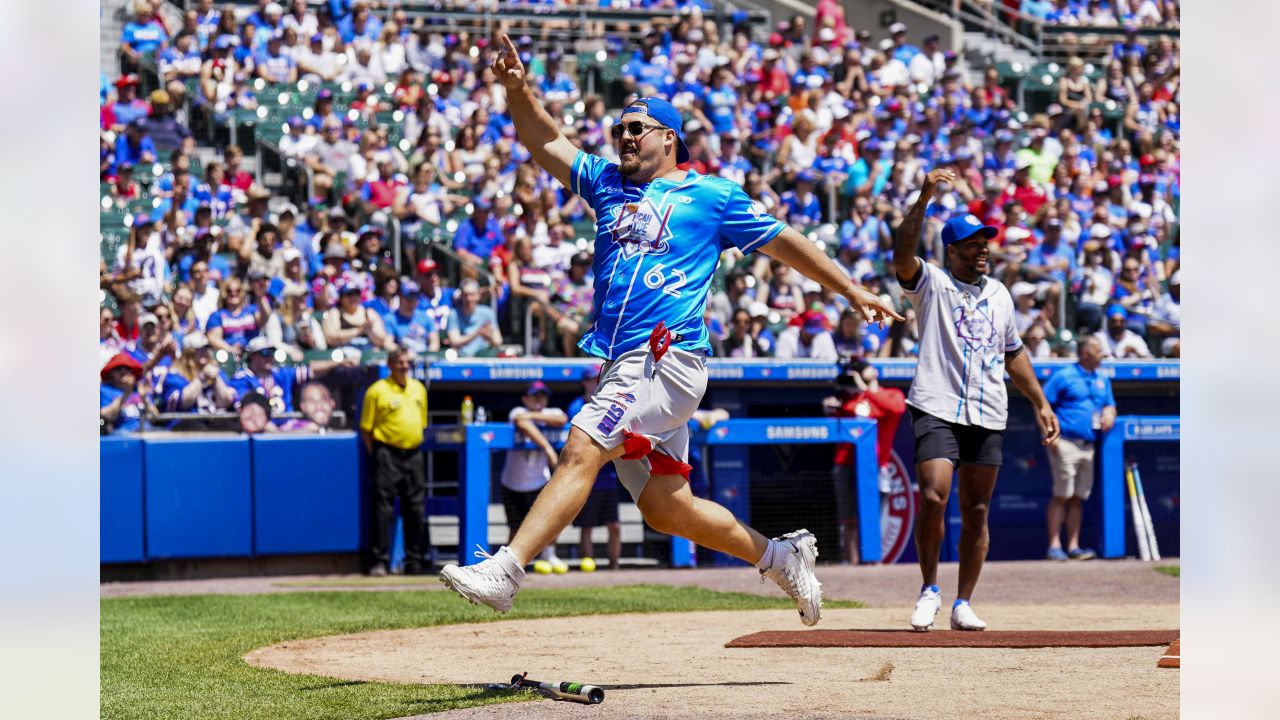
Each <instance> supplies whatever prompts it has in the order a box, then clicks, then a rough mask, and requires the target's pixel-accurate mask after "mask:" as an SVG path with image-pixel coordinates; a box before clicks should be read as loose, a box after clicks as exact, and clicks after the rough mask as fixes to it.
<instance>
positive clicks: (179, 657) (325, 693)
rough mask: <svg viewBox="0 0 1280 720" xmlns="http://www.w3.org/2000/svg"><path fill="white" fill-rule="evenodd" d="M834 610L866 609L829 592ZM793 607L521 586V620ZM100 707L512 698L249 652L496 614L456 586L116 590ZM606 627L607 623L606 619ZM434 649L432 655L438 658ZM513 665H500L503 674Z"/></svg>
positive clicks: (107, 618) (426, 707)
mask: <svg viewBox="0 0 1280 720" xmlns="http://www.w3.org/2000/svg"><path fill="white" fill-rule="evenodd" d="M825 605H826V607H828V608H847V607H862V604H861V603H858V602H854V601H838V600H836V601H827V602H826V603H825ZM789 607H791V603H790V601H788V600H786V599H785V598H772V597H761V596H757V595H747V594H743V593H723V592H712V591H709V590H703V589H700V588H691V587H667V586H656V585H636V586H625V587H611V588H576V589H564V590H538V589H531V590H528V591H526V592H524V593H521V595H520V602H519V604H518V605H517V609H516V610H514V611H513V612H511V613H510V614H508V615H507V616H505V618H509V619H512V620H520V619H529V618H539V617H560V616H566V615H608V614H616V613H626V612H678V611H690V610H764V609H781V608H789ZM101 614H102V623H101V640H102V651H101V693H102V699H101V716H102V717H103V718H140V719H155V720H171V719H172V718H182V719H183V720H203V719H206V718H207V719H212V718H226V719H227V720H252V719H255V718H262V719H263V720H268V719H269V720H278V719H280V718H310V719H316V720H319V719H321V718H332V719H334V720H339V719H341V720H372V719H373V718H395V717H403V716H406V715H416V714H422V713H429V712H439V711H443V710H452V709H455V708H464V707H471V706H475V705H485V704H489V703H495V702H510V701H514V700H516V699H517V698H513V697H511V696H509V695H507V694H505V693H496V692H489V691H484V690H480V689H478V688H475V687H462V686H456V685H397V684H391V683H373V682H368V683H366V682H343V681H335V680H333V679H331V678H325V677H319V676H314V675H290V674H287V673H282V672H278V671H275V670H264V669H260V668H254V667H250V666H249V665H246V664H245V663H244V661H243V660H241V657H242V656H243V655H244V654H245V653H247V652H249V651H250V650H253V649H255V648H259V647H262V646H265V645H272V644H275V643H279V642H283V641H285V640H290V639H300V638H307V637H318V636H323V635H337V634H346V633H356V632H365V631H369V630H385V629H394V628H412V627H426V626H432V625H447V624H453V623H468V622H489V621H496V620H498V619H499V617H500V616H498V615H496V614H495V613H493V612H492V611H491V610H489V609H488V608H480V607H477V606H473V605H470V604H468V603H465V602H463V601H462V600H460V599H459V598H458V597H457V596H455V595H454V594H453V593H446V592H394V593H377V592H374V593H370V592H312V593H279V594H266V595H191V596H160V597H143V598H112V599H105V600H103V601H102V603H101ZM600 624H601V625H602V626H603V625H605V624H606V622H605V621H602V622H601V623H600ZM438 661H439V658H438V657H435V658H433V657H424V658H423V659H422V662H423V663H431V662H438ZM510 672H512V669H511V668H495V669H494V677H492V678H476V682H477V683H485V682H501V681H503V680H504V679H506V678H504V677H503V674H504V673H507V674H509V673H510Z"/></svg>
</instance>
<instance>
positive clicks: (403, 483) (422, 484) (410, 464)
mask: <svg viewBox="0 0 1280 720" xmlns="http://www.w3.org/2000/svg"><path fill="white" fill-rule="evenodd" d="M426 496H427V477H426V473H425V472H424V471H423V457H422V448H414V449H412V450H401V449H399V448H396V447H392V446H390V445H384V444H382V443H374V446H373V531H372V537H370V539H369V554H370V555H371V556H372V558H373V562H375V563H383V564H385V565H388V566H389V565H390V564H391V538H392V535H393V533H394V530H395V525H394V522H395V502H396V498H397V497H399V498H400V515H401V517H402V518H404V569H405V571H406V572H413V571H416V570H419V569H421V568H422V564H423V551H424V550H425V549H426V547H427V543H428V542H429V539H428V537H427V518H426Z"/></svg>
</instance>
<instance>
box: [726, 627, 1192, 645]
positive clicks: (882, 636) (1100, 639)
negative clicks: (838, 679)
mask: <svg viewBox="0 0 1280 720" xmlns="http://www.w3.org/2000/svg"><path fill="white" fill-rule="evenodd" d="M1177 637H1178V631H1177V630H988V631H985V632H955V631H951V630H934V631H933V632H916V631H914V630H907V629H905V628H901V629H895V630H767V631H765V632H758V633H752V634H751V635H743V636H742V637H740V638H734V639H733V640H730V641H729V642H728V643H725V647H728V648H797V647H829V648H855V647H862V648H865V647H930V648H958V647H969V648H1048V647H1089V648H1113V647H1143V646H1152V645H1168V644H1169V643H1170V642H1173V641H1174V639H1175V638H1177Z"/></svg>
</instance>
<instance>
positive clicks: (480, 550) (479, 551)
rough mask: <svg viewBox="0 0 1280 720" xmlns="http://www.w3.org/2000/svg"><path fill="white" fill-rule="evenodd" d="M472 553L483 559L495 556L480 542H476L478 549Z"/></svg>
mask: <svg viewBox="0 0 1280 720" xmlns="http://www.w3.org/2000/svg"><path fill="white" fill-rule="evenodd" d="M472 555H474V556H475V557H478V558H480V559H481V560H489V559H491V558H493V555H490V554H489V553H487V552H485V549H484V546H482V545H481V544H480V543H476V551H475V552H474V553H472Z"/></svg>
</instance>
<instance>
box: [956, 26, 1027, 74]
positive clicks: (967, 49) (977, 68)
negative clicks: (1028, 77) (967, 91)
mask: <svg viewBox="0 0 1280 720" xmlns="http://www.w3.org/2000/svg"><path fill="white" fill-rule="evenodd" d="M964 59H965V64H966V65H967V66H968V67H969V68H970V69H969V73H970V77H969V81H970V82H972V83H974V84H975V85H980V84H982V70H983V68H985V67H987V66H988V65H995V64H997V63H1021V64H1022V65H1024V66H1026V67H1031V66H1032V65H1035V64H1036V62H1038V61H1037V59H1036V56H1035V55H1034V54H1032V53H1031V52H1029V51H1027V50H1024V49H1022V48H1016V47H1014V46H1012V45H1010V44H1008V43H1006V42H1004V41H1002V40H1000V39H999V38H993V37H991V36H989V35H987V34H986V33H982V32H976V31H966V32H965V34H964Z"/></svg>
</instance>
